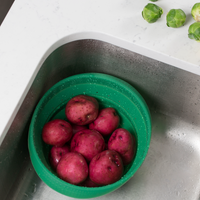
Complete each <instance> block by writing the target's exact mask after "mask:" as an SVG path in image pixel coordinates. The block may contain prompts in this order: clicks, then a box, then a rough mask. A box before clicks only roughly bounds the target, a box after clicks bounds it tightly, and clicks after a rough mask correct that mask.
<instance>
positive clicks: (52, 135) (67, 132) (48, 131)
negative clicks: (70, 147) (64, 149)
mask: <svg viewBox="0 0 200 200" xmlns="http://www.w3.org/2000/svg"><path fill="white" fill-rule="evenodd" d="M71 137H72V126H71V124H70V123H68V122H66V121H64V120H62V119H54V120H52V121H49V122H48V123H46V124H45V125H44V127H43V130H42V139H43V141H44V142H45V143H47V144H49V145H53V146H63V145H64V144H65V143H66V142H68V141H69V140H70V139H71Z"/></svg>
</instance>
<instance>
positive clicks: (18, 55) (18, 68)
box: [0, 0, 200, 143]
mask: <svg viewBox="0 0 200 200" xmlns="http://www.w3.org/2000/svg"><path fill="white" fill-rule="evenodd" d="M196 2H197V1H196V0H190V1H188V0H181V1H180V0H158V1H157V2H155V4H157V5H158V6H160V7H162V8H163V11H164V13H163V15H162V17H161V18H160V19H159V20H158V21H157V22H156V23H153V24H148V23H147V22H146V21H145V20H144V19H143V18H142V15H141V12H142V10H143V8H144V6H145V5H146V4H147V3H151V2H150V1H148V0H139V1H136V0H109V1H108V0H100V1H97V0H96V1H94V0H74V1H70V0H42V1H41V0H29V1H27V0H15V2H14V4H13V6H12V7H11V9H10V11H9V13H8V15H7V16H6V18H5V20H4V22H3V23H2V25H1V27H0V94H1V95H0V97H1V98H0V122H1V123H0V136H1V137H0V143H1V141H2V139H3V138H4V134H5V133H6V131H7V129H8V128H9V126H10V124H11V122H12V120H13V118H14V117H15V115H16V113H17V111H18V108H19V107H20V105H21V103H22V101H23V99H24V97H25V95H26V92H27V91H28V89H29V87H30V84H31V82H32V81H33V79H34V76H35V74H36V73H37V70H38V69H37V66H38V63H39V62H40V60H41V59H42V57H43V55H44V53H46V52H47V50H48V49H49V48H50V47H52V45H53V48H56V47H58V46H59V42H57V41H59V40H65V41H66V42H69V41H73V40H76V39H83V38H85V39H88V38H91V39H100V40H104V41H108V42H110V43H113V44H116V45H120V46H121V47H124V48H127V49H130V50H132V51H135V52H137V53H141V54H143V55H146V56H149V57H151V58H154V59H157V60H159V61H162V62H165V63H168V64H171V65H173V66H176V67H178V68H181V69H184V70H187V71H190V72H192V73H195V74H198V75H200V43H198V42H196V41H194V40H191V39H189V38H188V27H189V26H190V24H192V23H193V22H194V19H193V18H192V16H191V14H190V11H191V8H192V6H193V5H194V4H195V3H196ZM172 8H180V9H183V10H184V11H185V13H186V15H187V20H186V24H185V25H184V26H183V27H180V28H177V29H174V28H169V27H167V25H166V14H167V12H168V11H169V10H170V9H172Z"/></svg>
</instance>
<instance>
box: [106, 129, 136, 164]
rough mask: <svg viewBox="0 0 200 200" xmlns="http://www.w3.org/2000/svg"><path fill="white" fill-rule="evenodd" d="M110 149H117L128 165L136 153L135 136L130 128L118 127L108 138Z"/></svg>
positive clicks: (124, 162)
mask: <svg viewBox="0 0 200 200" xmlns="http://www.w3.org/2000/svg"><path fill="white" fill-rule="evenodd" d="M108 149H110V150H115V151H117V152H118V153H119V154H120V156H121V158H122V161H123V164H124V165H128V164H129V163H131V161H132V160H133V158H134V155H135V151H136V144H135V138H134V136H133V135H132V134H131V133H130V132H129V131H128V130H126V129H124V128H118V129H116V130H115V131H114V132H113V133H112V135H111V136H110V138H109V140H108Z"/></svg>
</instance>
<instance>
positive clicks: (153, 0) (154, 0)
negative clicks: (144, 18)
mask: <svg viewBox="0 0 200 200" xmlns="http://www.w3.org/2000/svg"><path fill="white" fill-rule="evenodd" d="M150 1H152V2H156V1H158V0H150Z"/></svg>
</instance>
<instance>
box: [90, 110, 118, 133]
mask: <svg viewBox="0 0 200 200" xmlns="http://www.w3.org/2000/svg"><path fill="white" fill-rule="evenodd" d="M118 125H119V116H118V114H117V112H116V110H115V109H114V108H111V107H109V108H104V109H101V110H100V112H99V115H98V117H97V119H95V120H94V121H93V122H92V123H91V124H89V129H94V130H97V131H99V132H100V133H101V134H102V135H103V136H107V135H110V134H111V133H112V132H113V131H114V130H115V129H116V128H117V127H118Z"/></svg>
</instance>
